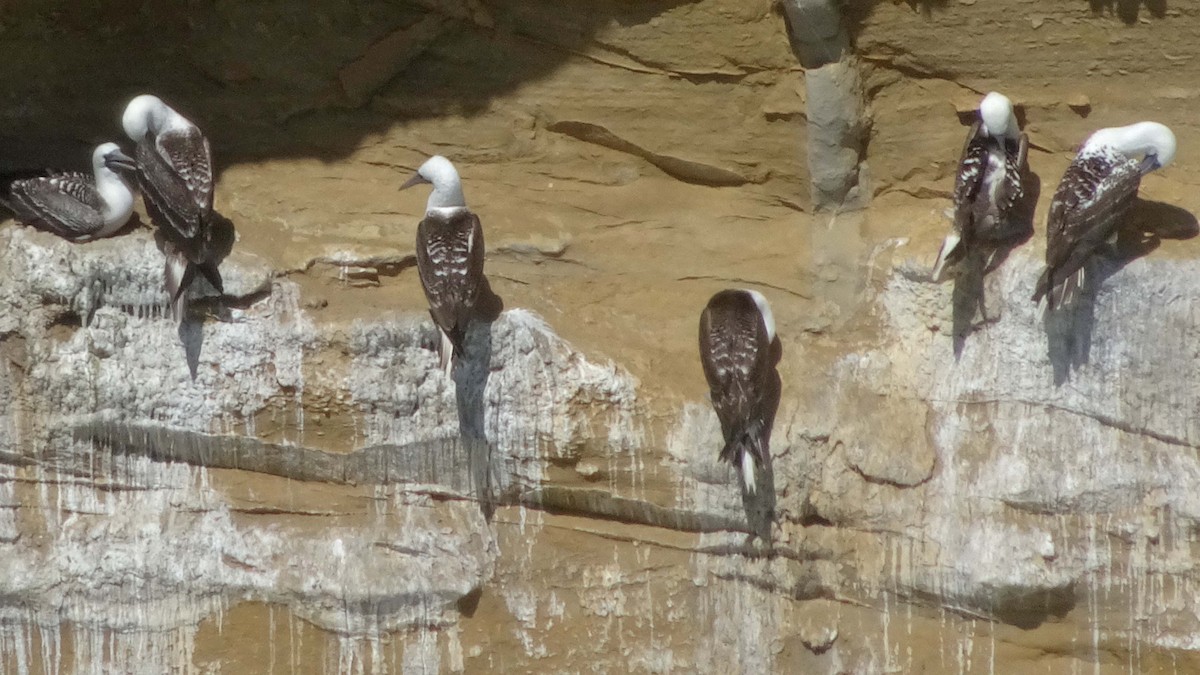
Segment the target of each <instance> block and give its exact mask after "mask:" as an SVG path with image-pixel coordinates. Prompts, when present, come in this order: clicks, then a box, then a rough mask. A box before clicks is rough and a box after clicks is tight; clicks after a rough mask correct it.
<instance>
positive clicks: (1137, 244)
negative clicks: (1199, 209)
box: [1042, 198, 1200, 386]
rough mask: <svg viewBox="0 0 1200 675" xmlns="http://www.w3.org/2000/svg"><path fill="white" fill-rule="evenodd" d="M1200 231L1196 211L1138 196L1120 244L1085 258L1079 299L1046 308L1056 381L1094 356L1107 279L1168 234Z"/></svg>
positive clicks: (1188, 234)
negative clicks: (1098, 302)
mask: <svg viewBox="0 0 1200 675" xmlns="http://www.w3.org/2000/svg"><path fill="white" fill-rule="evenodd" d="M1198 233H1200V224H1198V223H1197V220H1196V216H1195V215H1193V214H1192V213H1191V212H1189V211H1187V210H1185V209H1181V208H1179V207H1178V206H1172V205H1171V204H1165V203H1163V202H1155V201H1149V200H1145V199H1141V198H1138V199H1137V201H1135V202H1134V203H1133V205H1132V206H1131V207H1130V209H1129V214H1128V216H1126V218H1125V222H1124V223H1122V225H1121V229H1120V230H1119V231H1118V234H1117V240H1116V242H1115V243H1114V244H1112V245H1111V246H1109V247H1107V249H1101V250H1100V251H1098V252H1097V253H1096V254H1095V255H1093V256H1092V257H1091V258H1090V259H1089V260H1088V262H1087V263H1086V264H1085V268H1084V269H1085V273H1084V281H1083V284H1082V285H1081V286H1080V289H1079V293H1078V294H1077V295H1076V298H1075V300H1074V301H1073V302H1071V303H1068V304H1066V305H1064V306H1060V307H1056V308H1055V309H1053V310H1049V309H1048V310H1046V312H1045V314H1044V315H1043V319H1042V320H1043V324H1044V327H1045V330H1046V343H1047V352H1048V356H1049V358H1050V363H1051V364H1052V366H1053V367H1054V384H1055V386H1061V385H1062V384H1063V383H1064V382H1066V381H1067V380H1068V379H1070V377H1071V373H1072V372H1073V371H1074V370H1076V369H1077V368H1079V367H1080V366H1082V365H1083V364H1085V363H1088V361H1089V360H1090V359H1091V350H1092V335H1093V333H1094V331H1095V327H1096V298H1097V296H1098V294H1099V291H1100V289H1101V288H1102V287H1103V285H1104V284H1105V282H1106V281H1107V280H1108V279H1109V277H1112V276H1113V275H1115V274H1116V273H1117V272H1120V271H1121V270H1122V269H1123V268H1124V267H1125V266H1126V265H1128V264H1129V263H1131V262H1133V261H1134V260H1137V259H1138V258H1141V257H1144V256H1146V255H1149V254H1150V253H1151V252H1152V251H1154V249H1156V248H1158V247H1159V245H1160V244H1161V243H1162V240H1164V239H1191V238H1192V237H1195V236H1196V235H1197V234H1198Z"/></svg>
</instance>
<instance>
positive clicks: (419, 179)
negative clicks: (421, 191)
mask: <svg viewBox="0 0 1200 675" xmlns="http://www.w3.org/2000/svg"><path fill="white" fill-rule="evenodd" d="M428 182H429V181H427V180H425V177H424V176H422V175H421V174H419V173H418V174H415V175H414V176H413V177H412V178H409V179H408V180H407V181H405V183H404V185H401V186H400V189H401V190H407V189H408V188H410V187H412V186H414V185H421V184H422V183H428Z"/></svg>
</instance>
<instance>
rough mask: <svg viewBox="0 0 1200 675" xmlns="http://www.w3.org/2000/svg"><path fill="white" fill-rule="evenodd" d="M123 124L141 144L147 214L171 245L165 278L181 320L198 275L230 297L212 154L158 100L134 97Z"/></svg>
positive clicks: (140, 178)
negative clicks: (221, 265)
mask: <svg viewBox="0 0 1200 675" xmlns="http://www.w3.org/2000/svg"><path fill="white" fill-rule="evenodd" d="M121 124H122V126H123V127H124V128H125V133H126V135H128V136H129V138H131V139H132V140H133V141H134V142H136V143H137V153H136V157H137V164H138V172H137V175H138V184H139V185H140V187H141V189H142V195H143V197H144V198H145V202H146V210H147V211H148V212H149V213H150V219H151V220H152V221H153V222H154V223H155V225H157V226H158V227H159V229H160V230H161V232H162V234H163V238H164V239H166V240H167V241H168V242H169V243H170V246H169V247H168V249H169V252H168V254H167V255H168V260H167V269H166V272H165V275H164V276H165V282H166V285H167V293H168V294H169V295H170V297H171V307H172V313H173V314H174V315H175V317H176V319H181V318H182V316H183V310H184V300H185V294H186V292H187V289H188V286H190V285H191V282H192V279H193V278H194V277H195V273H196V270H199V271H200V272H201V273H202V274H204V276H205V277H206V278H207V279H208V280H209V282H210V283H211V284H212V285H213V287H214V288H216V289H217V291H218V292H219V293H224V292H225V290H224V284H223V283H222V281H221V273H220V271H219V270H218V269H217V263H218V262H219V261H218V260H217V255H218V254H217V251H216V250H214V249H215V247H214V242H213V229H212V208H213V170H212V151H211V150H210V148H209V144H208V139H207V138H205V137H204V134H203V132H201V131H200V128H199V127H197V126H196V125H195V124H193V123H192V122H191V121H189V120H188V119H187V118H186V117H184V116H183V115H180V114H179V113H178V112H176V111H175V110H174V109H172V108H171V107H170V106H168V105H167V104H166V103H163V101H162V100H161V99H159V98H158V97H157V96H151V95H148V94H143V95H141V96H137V97H134V99H133V100H131V101H130V102H129V104H128V105H127V106H126V107H125V113H124V115H123V116H122V117H121ZM172 258H175V259H174V260H173V259H172Z"/></svg>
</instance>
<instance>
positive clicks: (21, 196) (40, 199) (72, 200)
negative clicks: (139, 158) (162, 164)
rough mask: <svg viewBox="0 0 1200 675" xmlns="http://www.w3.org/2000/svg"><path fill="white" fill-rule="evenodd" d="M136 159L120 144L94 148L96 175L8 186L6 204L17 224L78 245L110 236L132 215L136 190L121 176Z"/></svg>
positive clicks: (55, 175)
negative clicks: (40, 230)
mask: <svg viewBox="0 0 1200 675" xmlns="http://www.w3.org/2000/svg"><path fill="white" fill-rule="evenodd" d="M135 168H136V164H135V163H134V161H133V159H132V158H130V157H128V156H127V155H125V153H123V152H121V148H120V147H119V146H118V145H117V144H116V143H104V144H102V145H98V146H96V149H95V150H94V151H93V152H92V175H88V174H86V173H73V172H71V173H53V174H51V175H48V176H39V177H35V178H23V179H20V180H15V181H13V182H12V183H10V184H9V185H8V186H7V188H6V190H5V194H4V195H3V198H2V199H3V201H4V203H5V204H6V205H7V206H8V207H9V208H10V209H11V210H12V212H13V214H14V215H16V217H17V220H18V221H20V222H22V223H25V224H26V225H30V226H33V227H36V228H38V229H43V230H48V231H50V232H53V233H54V234H57V235H58V236H60V237H62V238H64V239H68V240H70V241H75V242H83V241H92V240H93V239H100V238H102V237H107V236H109V235H111V234H113V233H114V232H116V231H117V230H119V229H121V227H122V226H124V225H125V223H126V222H128V221H129V217H130V216H131V215H133V188H131V187H130V185H129V183H128V182H127V181H126V180H125V176H124V175H122V172H123V171H133V170H134V169H135Z"/></svg>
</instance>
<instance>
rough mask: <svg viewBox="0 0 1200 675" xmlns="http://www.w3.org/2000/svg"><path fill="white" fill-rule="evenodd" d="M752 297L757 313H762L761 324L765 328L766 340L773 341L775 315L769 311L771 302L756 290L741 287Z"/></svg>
mask: <svg viewBox="0 0 1200 675" xmlns="http://www.w3.org/2000/svg"><path fill="white" fill-rule="evenodd" d="M743 290H745V291H746V292H747V293H749V294H750V297H752V298H754V304H755V305H758V313H759V314H761V315H762V319H763V325H764V326H766V328H767V342H774V341H775V315H774V314H772V313H771V304H770V303H768V302H767V299H766V297H764V296H763V294H762V293H759V292H758V291H754V290H751V289H749V288H747V289H743Z"/></svg>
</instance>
